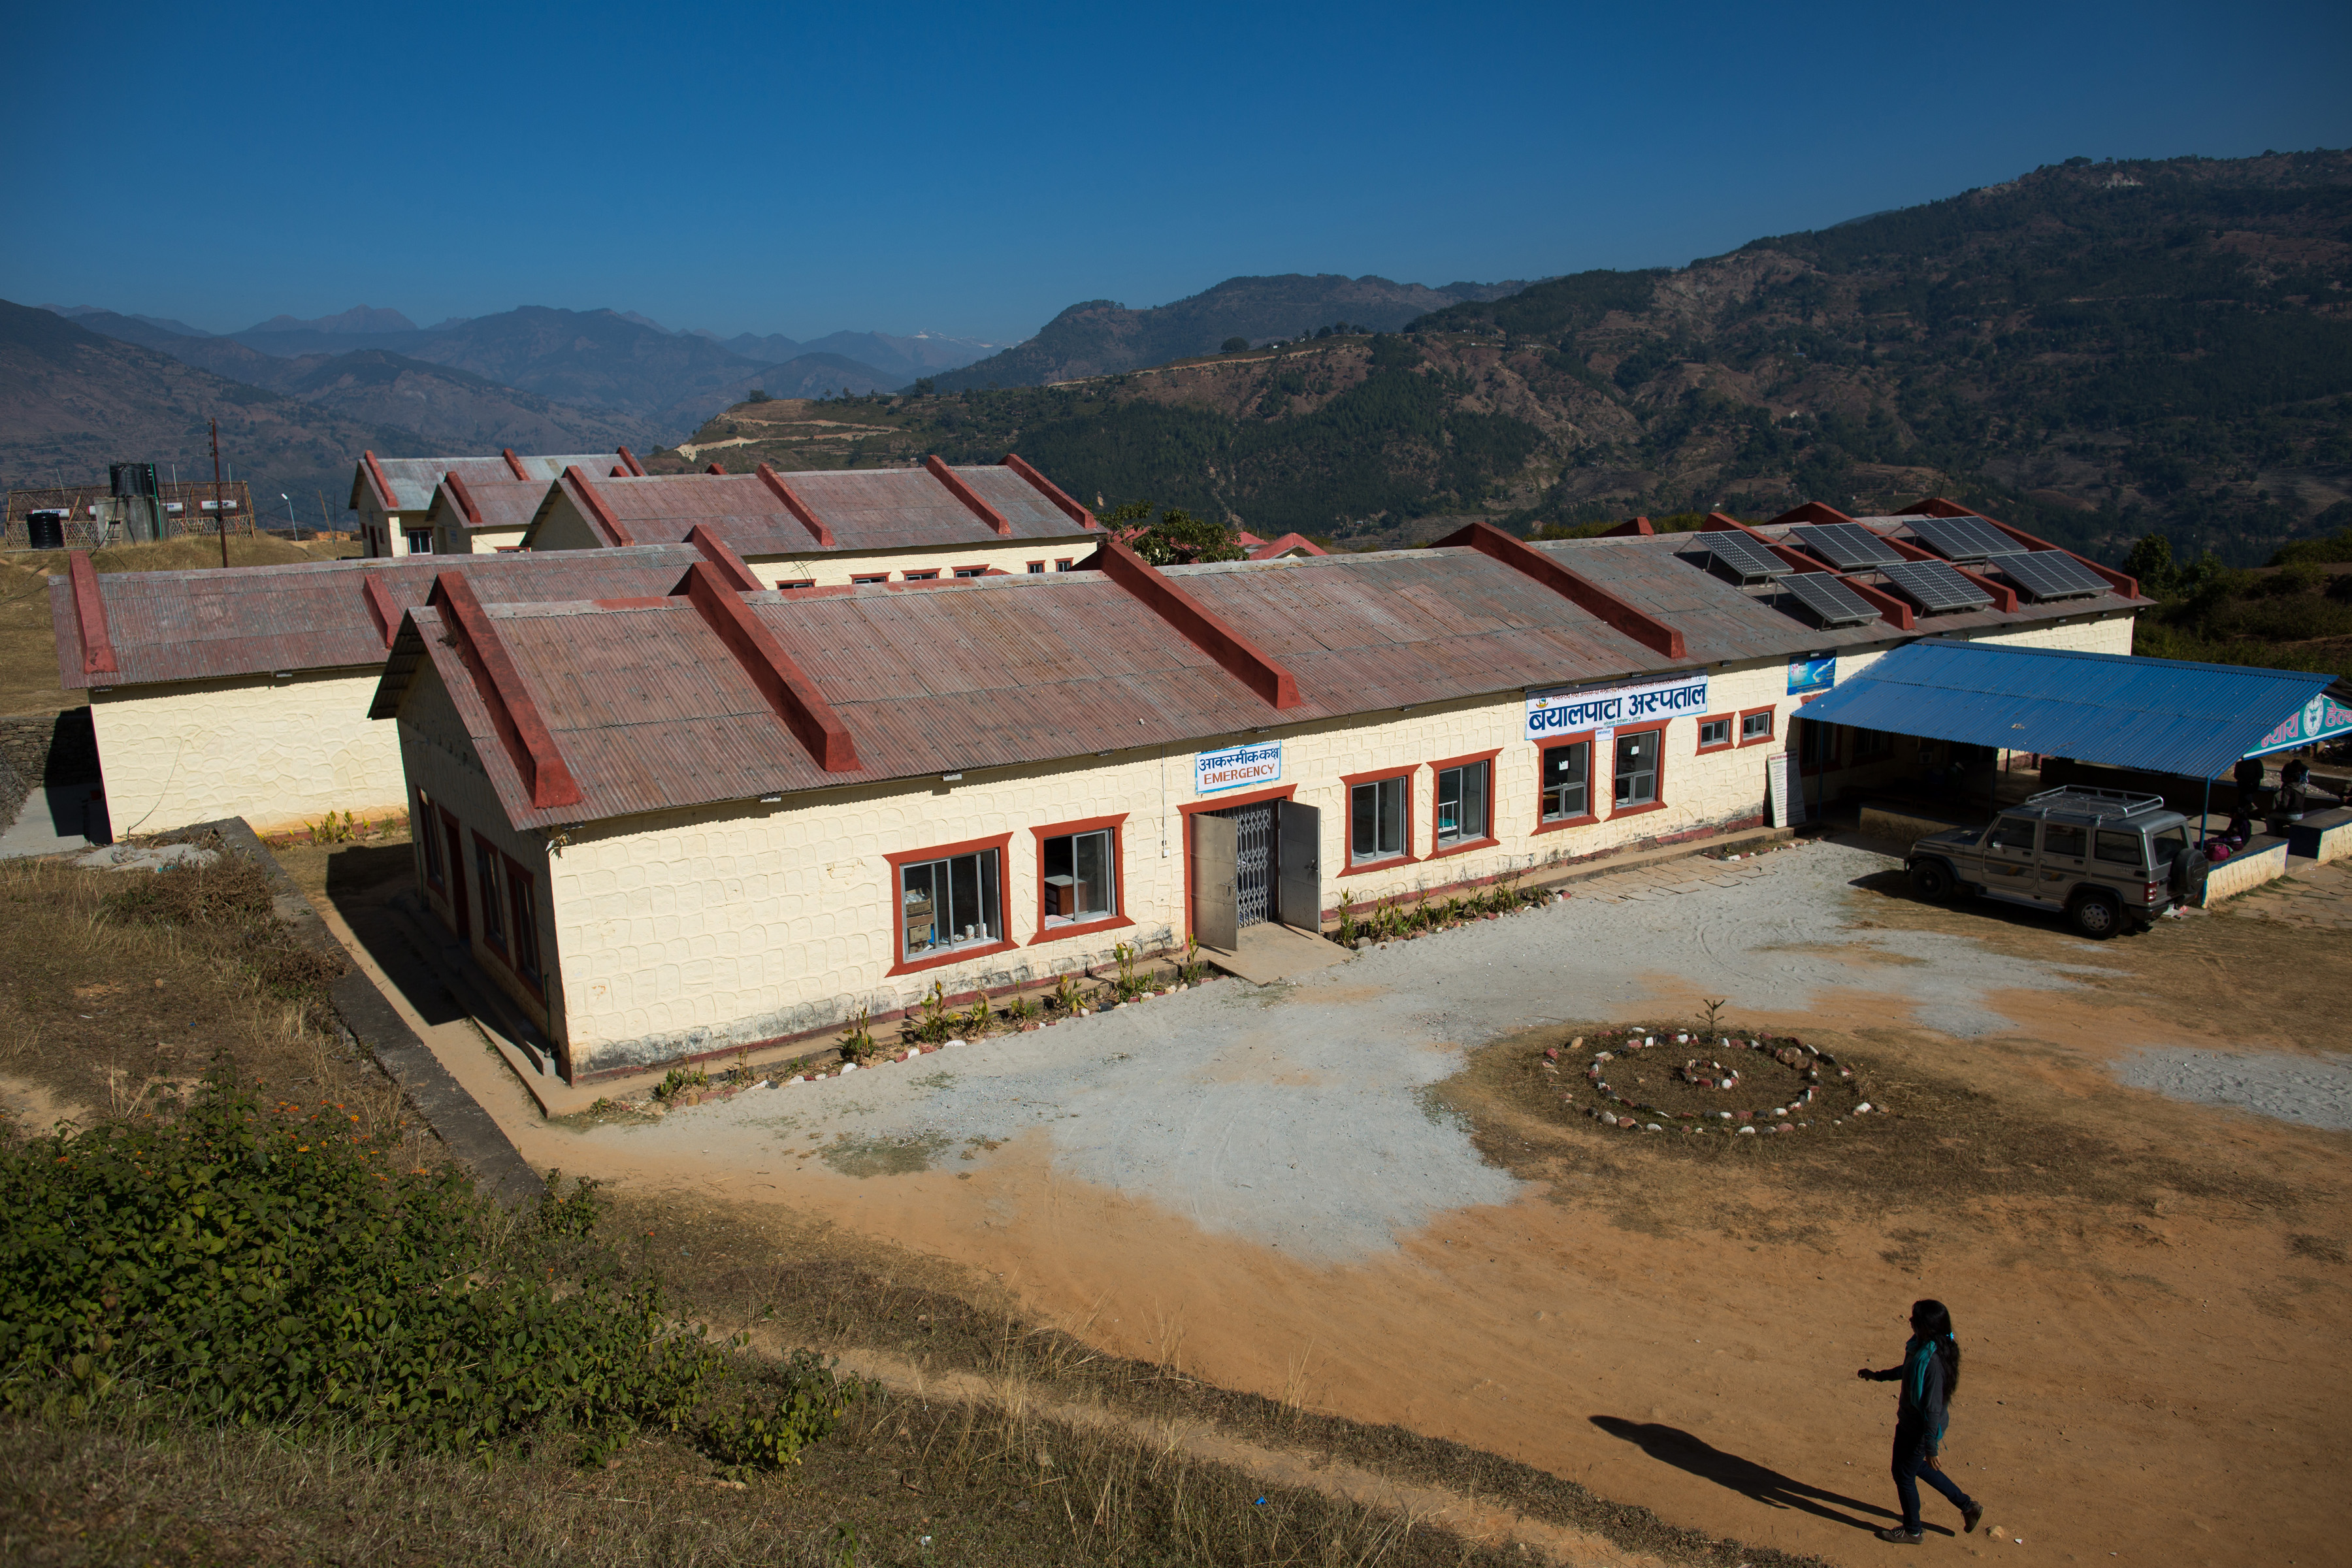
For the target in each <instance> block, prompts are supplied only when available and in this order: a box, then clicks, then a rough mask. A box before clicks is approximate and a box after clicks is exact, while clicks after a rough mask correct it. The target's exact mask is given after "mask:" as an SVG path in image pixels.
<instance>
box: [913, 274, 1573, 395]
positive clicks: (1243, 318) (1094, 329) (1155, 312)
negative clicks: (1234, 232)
mask: <svg viewBox="0 0 2352 1568" xmlns="http://www.w3.org/2000/svg"><path fill="white" fill-rule="evenodd" d="M1526 287H1527V284H1526V283H1525V282H1524V281H1515V282H1508V283H1449V284H1447V285H1446V286H1445V287H1444V288H1443V289H1429V288H1424V287H1423V286H1422V285H1421V284H1418V283H1391V281H1389V280H1388V279H1385V278H1374V277H1370V276H1366V277H1362V278H1346V277H1342V276H1340V275H1339V274H1338V273H1331V272H1324V273H1318V274H1316V275H1315V276H1313V277H1308V276H1307V275H1306V274H1304V273H1298V272H1293V273H1287V274H1285V275H1284V276H1281V277H1278V278H1228V279H1225V280H1224V281H1223V283H1220V284H1218V285H1217V286H1216V287H1215V288H1213V289H1207V290H1204V291H1203V292H1202V293H1199V294H1195V295H1192V297H1191V298H1189V299H1184V300H1176V301H1175V302H1174V303H1173V304H1168V305H1155V306H1153V307H1151V308H1150V310H1129V309H1128V308H1127V307H1126V306H1124V305H1121V304H1119V303H1118V302H1117V301H1115V300H1087V302H1086V303H1085V304H1082V305H1073V306H1071V307H1070V308H1069V309H1068V310H1064V311H1063V312H1062V313H1061V314H1060V315H1058V316H1056V317H1055V318H1054V319H1053V320H1052V321H1048V322H1046V323H1045V327H1044V329H1043V330H1042V331H1039V332H1038V334H1037V335H1036V336H1035V337H1034V338H1032V339H1030V340H1029V341H1028V342H1025V343H1023V344H1022V345H1021V346H1020V347H1018V348H1013V349H1007V350H1006V351H1005V352H1004V353H1000V354H996V355H993V356H992V357H990V358H988V359H984V360H981V361H980V362H978V363H974V364H970V365H967V366H965V367H964V368H962V369H961V370H954V371H950V372H948V373H946V374H942V375H940V376H938V377H937V378H936V380H937V383H938V385H939V389H940V391H941V392H949V391H959V392H960V391H966V390H970V389H972V388H976V387H985V386H1040V385H1043V384H1045V383H1047V382H1055V381H1071V380H1075V379H1076V378H1077V377H1080V376H1087V375H1113V374H1118V372H1120V371H1123V370H1139V369H1141V368H1142V367H1144V366H1146V365H1154V364H1165V363H1168V362H1169V361H1170V360H1173V359H1185V358H1188V357H1190V356H1192V355H1195V354H1213V353H1216V352H1217V350H1218V348H1219V346H1220V345H1222V344H1223V342H1224V341H1225V340H1226V339H1228V338H1247V339H1249V340H1250V341H1251V342H1266V341H1268V340H1270V339H1274V338H1290V337H1297V336H1299V335H1301V334H1303V333H1309V332H1312V331H1315V330H1316V329H1317V328H1318V327H1328V326H1332V325H1335V324H1337V323H1339V322H1341V321H1345V322H1348V323H1349V324H1350V325H1352V326H1357V327H1370V328H1372V329H1374V330H1375V331H1395V330H1396V329H1397V328H1399V327H1402V326H1403V325H1404V324H1405V323H1406V322H1407V321H1412V320H1413V319H1414V318H1415V317H1417V316H1422V315H1426V314H1427V313H1428V312H1430V311H1432V310H1444V308H1445V307H1446V306H1448V305H1454V304H1459V303H1461V302H1463V301H1464V300H1498V299H1501V298H1502V297H1503V296H1505V295H1507V294H1516V293H1517V292H1518V291H1519V290H1520V289H1524V288H1526Z"/></svg>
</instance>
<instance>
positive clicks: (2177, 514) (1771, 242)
mask: <svg viewBox="0 0 2352 1568" xmlns="http://www.w3.org/2000/svg"><path fill="white" fill-rule="evenodd" d="M1245 281H1251V280H1236V282H1245ZM1257 281H1265V282H1271V283H1277V284H1280V283H1286V282H1288V281H1289V280H1285V279H1273V280H1257ZM1220 289H1223V290H1227V291H1236V290H1234V285H1232V284H1228V285H1221V286H1220ZM1237 291H1238V292H1241V293H1244V294H1247V293H1249V292H1251V291H1250V290H1248V289H1241V290H1237ZM1218 292H1219V290H1214V289H1213V290H1211V291H1210V293H1209V294H1207V295H1202V296H1199V297H1197V298H1198V299H1200V300H1208V299H1210V298H1212V297H1213V296H1214V295H1216V294H1218ZM1183 303H1184V305H1185V306H1186V307H1191V306H1192V303H1193V302H1192V301H1186V302H1183ZM1178 313H1180V312H1179V310H1178V308H1177V307H1166V308H1163V310H1161V311H1159V312H1129V311H1122V310H1120V308H1119V307H1116V306H1109V305H1100V304H1090V305H1082V306H1076V307H1073V308H1072V309H1071V310H1067V311H1065V312H1064V313H1063V314H1062V315H1061V316H1060V317H1057V318H1056V320H1055V324H1054V325H1052V326H1049V327H1048V328H1047V329H1046V331H1044V332H1041V333H1040V334H1039V336H1038V338H1037V339H1035V340H1034V341H1033V342H1031V343H1029V344H1024V346H1023V347H1022V348H1021V349H1018V350H1015V351H1013V353H1010V354H1003V355H998V356H996V357H995V358H994V359H992V360H989V361H982V362H981V363H977V364H974V365H971V366H969V367H967V368H966V369H964V370H962V371H961V372H958V373H956V374H954V375H952V376H941V377H940V378H938V384H939V385H940V388H941V389H942V393H941V395H936V396H931V397H901V398H897V399H887V400H885V399H874V398H866V399H851V400H846V401H843V400H838V399H836V400H835V401H833V402H829V403H826V404H824V405H823V407H822V410H821V411H803V405H754V406H750V407H737V408H733V409H730V410H729V411H728V412H727V413H726V414H724V415H722V416H719V418H717V419H714V420H713V421H712V422H711V423H710V424H709V425H708V426H705V427H704V429H703V430H702V431H701V432H698V434H697V436H696V437H695V440H694V442H693V443H690V445H691V446H692V447H693V448H694V449H695V450H696V451H697V452H700V451H702V450H703V449H704V448H705V447H710V446H715V445H717V444H718V443H720V442H725V443H729V444H730V446H731V447H733V449H732V450H730V451H729V452H728V453H726V454H725V458H724V460H725V461H726V462H727V463H728V464H729V465H730V467H734V466H737V465H739V464H740V465H748V464H750V463H752V462H755V461H760V460H767V461H771V462H775V463H778V464H780V465H783V466H791V467H798V468H813V467H835V466H840V465H842V464H844V463H851V464H859V465H864V464H873V463H891V462H904V461H908V460H910V459H919V458H920V456H921V455H922V454H924V453H926V452H931V451H936V452H939V453H940V455H941V456H943V457H945V458H949V459H950V460H951V461H959V462H961V461H978V460H985V459H988V458H993V457H995V456H998V455H1000V454H1001V453H1003V451H1005V450H1007V449H1009V448H1013V447H1018V449H1019V450H1020V451H1021V452H1022V453H1023V454H1024V456H1025V457H1027V458H1029V459H1030V460H1031V461H1032V462H1034V463H1035V464H1037V466H1038V467H1039V468H1042V469H1043V470H1044V471H1045V472H1046V473H1048V474H1050V475H1052V476H1053V477H1054V478H1055V481H1056V482H1058V483H1060V484H1062V485H1063V486H1065V487H1066V489H1070V490H1071V491H1072V492H1074V493H1076V494H1078V495H1079V496H1081V497H1082V498H1083V499H1087V500H1097V499H1099V500H1103V501H1104V502H1105V503H1106V504H1112V505H1115V504H1118V502H1121V501H1126V500H1150V501H1153V502H1156V503H1158V504H1160V505H1180V506H1183V507H1186V508H1188V509H1191V510H1194V511H1197V512H1200V513H1202V515H1206V516H1210V517H1218V518H1224V519H1227V520H1230V521H1237V522H1241V523H1244V524H1246V525H1247V526H1248V527H1249V528H1251V529H1252V530H1254V531H1256V532H1258V533H1261V534H1265V535H1267V536H1269V537H1271V536H1273V535H1275V534H1277V533H1281V532H1285V531H1293V530H1296V531H1300V532H1304V533H1308V534H1313V535H1320V536H1323V537H1326V538H1329V539H1333V540H1336V541H1339V542H1343V543H1347V544H1350V545H1356V546H1364V545H1395V544H1402V543H1412V542H1419V541H1422V540H1425V539H1428V538H1431V537H1434V536H1435V535H1436V534H1438V533H1440V532H1443V531H1446V530H1448V529H1450V528H1452V527H1454V526H1456V525H1458V523H1459V521H1461V520H1463V519H1465V518H1471V517H1479V518H1486V519H1487V520H1489V521H1495V522H1497V523H1499V524H1501V525H1503V526H1506V527H1508V528H1511V529H1513V530H1515V531H1520V532H1528V531H1578V530H1580V529H1589V528H1591V527H1596V526H1602V525H1606V524H1607V523H1610V522H1613V521H1617V520H1620V519H1622V518H1624V517H1626V516H1628V515H1632V514H1635V513H1647V514H1651V515H1658V516H1663V515H1668V514H1677V513H1693V512H1696V511H1699V510H1710V509H1717V508H1722V509H1727V510H1733V511H1735V512H1738V513H1739V514H1742V515H1748V516H1769V515H1771V514H1773V513H1775V512H1778V511H1780V510H1783V509H1785V508H1786V507H1788V506H1790V505H1791V504H1793V503H1795V502H1797V501H1800V500H1824V501H1827V502H1829V503H1831V504H1832V505H1835V506H1838V507H1841V508H1843V509H1845V510H1849V511H1853V512H1856V513H1861V514H1866V513H1868V512H1870V511H1872V510H1885V509H1891V508H1893V507H1895V506H1898V505H1901V504H1903V503H1905V502H1906V501H1909V500H1916V499H1917V498H1918V497H1920V496H1922V495H1927V494H1931V493H1938V492H1940V493H1943V494H1946V495H1948V496H1952V497H1954V498H1955V499H1958V500H1963V501H1966V502H1969V503H1970V504H1973V505H1978V506H1981V507H1983V508H1985V509H1987V510H1991V511H1993V512H1994V513H1995V514H1996V515H2000V516H2001V517H2004V518H2006V519H2008V520H2010V521H2015V522H2017V523H2020V524H2021V525H2024V526H2026V527H2029V528H2032V529H2033V530H2034V531H2037V532H2040V533H2042V534H2044V535H2046V536H2048V537H2051V538H2053V539H2055V540H2058V541H2059V542H2063V543H2066V544H2069V545H2071V546H2074V547H2075V548H2077V549H2081V550H2084V551H2085V552H2089V553H2093V554H2097V555H2100V556H2103V557H2105V558H2106V559H2109V560H2116V561H2120V560H2121V559H2122V558H2123V557H2124V555H2125V554H2126V552H2128V551H2129V549H2130V547H2131V544H2132V542H2133V541H2135V540H2136V539H2137V538H2138V537H2140V536H2141V535H2143V534H2145V533H2147V532H2151V531H2161V532H2165V533H2167V534H2168V536H2169V538H2170V539H2171V541H2172V543H2173V547H2174V550H2175V553H2176V554H2177V555H2180V556H2184V557H2185V556H2189V555H2194V554H2197V553H2200V552H2203V551H2206V550H2209V549H2210V550H2211V551H2212V552H2215V553H2216V554H2217V555H2219V556H2220V557H2221V559H2222V560H2223V561H2224V562H2225V563H2230V564H2248V563H2254V562H2259V561H2261V560H2263V559H2264V558H2266V557H2267V556H2268V555H2269V553H2270V552H2272V551H2273V550H2274V549H2276V548H2277V547H2278V545H2279V544H2281V543H2282V542H2287V541H2291V540H2295V539H2302V538H2308V537H2312V536H2314V535H2315V534H2325V533H2328V532H2331V531H2336V530H2343V529H2347V528H2352V153H2344V152H2329V151H2318V152H2311V153H2283V154H2265V155H2264V156H2263V157H2259V158H2247V159H2237V160H2221V159H2207V158H2194V157H2191V158H2178V159H2171V160H2166V161H2147V162H2106V163H2092V162H2091V161H2090V160H2088V159H2070V160H2068V161H2067V162H2066V163H2061V164H2053V165H2049V166H2045V167H2043V168H2041V169H2037V170H2035V171H2033V172H2032V174H2025V175H2022V176H2021V177H2019V178H2017V179H2015V180H2011V181H2007V182H2004V183H2002V184H1996V185H1991V186H1988V187H1985V188H1982V189H1979V190H1974V191H1969V192H1965V193H1962V194H1960V195H1956V196H1952V197H1948V198H1946V199H1944V200H1941V201H1936V202H1930V203H1927V204H1926V205H1920V206H1916V207H1909V208H1905V209H1901V210H1899V211H1893V212H1885V213H1878V214H1874V215H1871V216H1866V217H1864V218H1860V219H1856V220H1853V221H1851V222H1847V223H1843V224H1840V225H1838V226H1835V227H1833V228H1828V229H1823V230H1820V231H1817V232H1805V233H1796V234H1786V235H1780V236H1777V237H1769V238H1762V239H1758V240H1755V241H1752V242H1750V243H1749V244H1748V245H1745V246H1742V247H1739V248H1738V249H1737V250H1734V251H1732V252H1730V253H1728V254H1727V255H1723V256H1717V257H1713V258H1705V259H1702V260H1699V261H1696V262H1693V263H1692V264H1691V265H1689V266H1687V267H1682V268H1658V269H1654V270H1635V271H1593V272H1583V273H1576V274H1571V275H1568V276H1565V277H1560V278H1556V279H1549V280H1546V281H1544V282H1541V283H1538V284H1535V285H1532V286H1530V287H1528V288H1526V289H1520V290H1518V291H1517V292H1511V293H1499V292H1498V293H1495V294H1493V295H1491V296H1489V297H1487V298H1483V299H1482V298H1469V299H1462V300H1454V301H1452V302H1450V303H1448V304H1446V305H1444V306H1443V307H1441V308H1439V309H1436V310H1432V311H1430V312H1428V313H1426V314H1423V315H1420V316H1418V317H1415V318H1414V319H1412V321H1409V322H1406V323H1402V325H1403V326H1404V327H1405V330H1404V331H1402V332H1384V333H1366V332H1358V331H1347V332H1336V333H1334V334H1332V335H1330V336H1328V337H1324V336H1307V335H1306V334H1305V333H1304V332H1303V331H1301V329H1305V328H1307V327H1309V326H1313V327H1314V328H1315V331H1318V332H1319V331H1321V325H1317V324H1316V322H1317V317H1316V315H1315V314H1314V313H1313V312H1302V311H1293V312H1292V314H1291V315H1290V316H1289V317H1288V318H1287V319H1286V325H1287V326H1288V328H1289V332H1290V336H1289V341H1287V342H1284V343H1282V344H1279V345H1276V346H1272V347H1259V348H1256V349H1253V350H1252V351H1250V352H1247V353H1225V354H1213V351H1214V350H1215V349H1216V348H1217V347H1218V346H1219V344H1218V343H1216V342H1204V339H1206V338H1207V336H1208V333H1206V332H1204V331H1201V330H1198V329H1197V328H1195V329H1193V330H1192V331H1189V332H1188V333H1186V334H1183V335H1181V336H1180V335H1176V334H1173V333H1171V334H1170V335H1169V336H1166V337H1147V331H1157V330H1159V323H1160V322H1162V321H1166V320H1167V319H1168V318H1169V317H1170V316H1171V315H1174V314H1178ZM1267 314H1271V312H1268V313H1267ZM1343 314H1344V312H1343ZM1138 318H1143V319H1145V320H1143V321H1139V320H1138ZM1260 319H1261V320H1264V319H1265V316H1261V317H1260ZM1276 319H1281V318H1276ZM1348 320H1349V324H1350V325H1351V326H1352V325H1354V324H1356V323H1355V321H1354V318H1353V316H1349V317H1348ZM1147 321H1148V322H1149V328H1147V324H1146V323H1147ZM1322 324H1323V325H1330V324H1334V323H1331V322H1328V321H1325V322H1323V323H1322ZM1366 324H1377V323H1366ZM1139 340H1141V341H1139ZM1171 351H1175V352H1174V353H1171ZM1203 353H1212V354H1213V357H1205V358H1204V357H1202V355H1203ZM1155 354H1171V357H1178V356H1180V355H1181V357H1178V363H1161V364H1160V365H1158V366H1157V367H1151V366H1147V365H1145V364H1143V363H1141V362H1143V361H1144V360H1146V359H1148V358H1150V357H1151V356H1152V355H1155ZM1090 356H1091V357H1090ZM992 365H994V366H999V367H1001V368H1000V371H999V373H997V374H992V373H991V370H990V367H991V366H992ZM1089 366H1104V367H1105V368H1104V369H1102V370H1096V371H1093V372H1092V373H1091V374H1087V375H1085V376H1083V377H1079V378H1065V377H1062V376H1060V375H1058V374H1055V372H1056V371H1059V370H1066V369H1080V370H1084V369H1087V367H1089ZM1016 367H1017V368H1016ZM1013 374H1027V375H1029V376H1031V377H1032V378H1033V379H1034V380H1037V381H1046V380H1056V381H1061V382H1063V384H1058V385H1043V386H1037V385H1032V386H1026V387H1017V386H1015V385H1014V384H1013V383H1012V381H1011V380H1010V379H1009V377H1010V376H1012V375H1013ZM975 379H978V380H979V381H981V383H982V384H981V385H980V386H979V387H976V388H975V387H973V386H972V385H971V383H972V382H973V381H974V380H975ZM992 379H993V380H996V381H998V382H999V383H1000V385H999V387H998V388H996V389H993V390H991V389H989V388H988V387H987V386H986V385H985V383H986V381H988V380H992ZM958 386H960V387H961V390H958V391H954V392H952V393H950V392H948V391H947V390H946V389H948V388H950V387H958ZM810 412H821V415H822V420H823V423H822V424H819V423H816V422H814V421H813V420H812V419H811V418H810V416H809V414H810Z"/></svg>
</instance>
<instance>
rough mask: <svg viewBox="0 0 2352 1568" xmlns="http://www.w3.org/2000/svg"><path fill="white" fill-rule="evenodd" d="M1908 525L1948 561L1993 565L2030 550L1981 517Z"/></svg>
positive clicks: (1912, 521)
mask: <svg viewBox="0 0 2352 1568" xmlns="http://www.w3.org/2000/svg"><path fill="white" fill-rule="evenodd" d="M1907 521H1909V523H1910V525H1911V531H1912V532H1914V533H1916V534H1917V535H1918V536H1919V537H1920V539H1922V540H1923V541H1925V542H1927V548H1928V549H1930V550H1932V551H1934V552H1936V553H1937V554H1938V555H1940V556H1942V557H1943V558H1944V559H1945V560H1947V561H1990V560H1991V559H1992V558H1993V557H1994V556H1996V555H2016V554H2020V553H2022V552H2024V551H2026V550H2027V549H2029V548H2031V547H2030V546H2028V545H2023V544H2020V543H2019V542H2017V541H2016V540H2014V539H2011V537H2010V536H2009V535H2008V534H2006V533H2003V532H2002V531H2000V530H1999V529H1997V528H1995V527H1994V526H1993V525H1992V524H1990V523H1989V522H1987V521H1985V520H1984V519H1982V518H1980V517H1915V518H1911V519H1908V520H1907Z"/></svg>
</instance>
